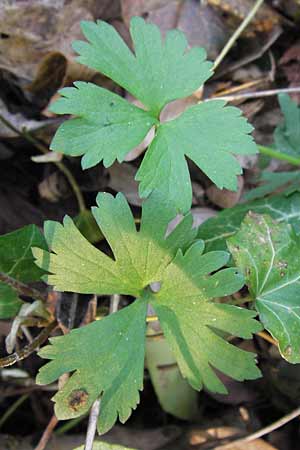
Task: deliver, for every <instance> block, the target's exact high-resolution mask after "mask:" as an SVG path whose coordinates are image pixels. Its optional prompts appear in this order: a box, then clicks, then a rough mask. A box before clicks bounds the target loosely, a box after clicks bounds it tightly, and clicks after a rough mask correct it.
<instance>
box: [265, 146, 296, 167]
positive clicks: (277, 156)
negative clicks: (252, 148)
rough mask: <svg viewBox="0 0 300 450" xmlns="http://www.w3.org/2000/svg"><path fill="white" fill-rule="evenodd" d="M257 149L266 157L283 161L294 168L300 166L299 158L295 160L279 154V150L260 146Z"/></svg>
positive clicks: (284, 154)
mask: <svg viewBox="0 0 300 450" xmlns="http://www.w3.org/2000/svg"><path fill="white" fill-rule="evenodd" d="M257 147H258V150H259V152H260V153H262V154H264V155H267V156H270V157H271V158H275V159H280V160H281V161H286V162H288V163H290V164H292V165H293V166H297V167H299V166H300V159H298V158H294V157H293V156H290V155H288V154H286V153H281V152H278V151H277V150H274V149H273V148H270V147H265V146H264V145H258V146H257Z"/></svg>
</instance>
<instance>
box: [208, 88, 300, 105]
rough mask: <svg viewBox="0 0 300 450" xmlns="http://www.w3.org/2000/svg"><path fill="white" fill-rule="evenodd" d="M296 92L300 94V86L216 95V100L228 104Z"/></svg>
mask: <svg viewBox="0 0 300 450" xmlns="http://www.w3.org/2000/svg"><path fill="white" fill-rule="evenodd" d="M294 92H300V86H297V87H290V88H283V89H269V90H266V91H257V92H244V93H242V94H236V95H224V96H220V97H219V96H218V95H215V96H214V99H218V100H226V101H227V102H233V101H235V100H242V99H247V98H260V97H270V96H272V95H277V94H284V93H286V94H289V93H294ZM210 100H211V99H210V98H208V99H206V100H205V101H206V102H208V101H210Z"/></svg>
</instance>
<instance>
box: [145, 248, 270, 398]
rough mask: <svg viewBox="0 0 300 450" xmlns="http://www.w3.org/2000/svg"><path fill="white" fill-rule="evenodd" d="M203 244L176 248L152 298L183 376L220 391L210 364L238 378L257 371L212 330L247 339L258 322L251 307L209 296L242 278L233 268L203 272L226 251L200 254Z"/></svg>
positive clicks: (250, 358) (248, 357)
mask: <svg viewBox="0 0 300 450" xmlns="http://www.w3.org/2000/svg"><path fill="white" fill-rule="evenodd" d="M203 249H204V245H203V242H201V241H199V242H196V243H195V244H194V245H193V246H192V247H190V248H189V250H188V251H187V252H186V253H185V254H184V255H183V254H182V253H181V251H180V250H179V252H178V253H177V255H176V258H175V259H174V261H173V262H172V263H171V264H170V265H169V266H168V267H167V268H166V271H165V273H164V276H163V282H162V287H161V290H160V291H159V292H158V293H157V294H155V295H153V300H152V301H151V302H152V304H153V307H154V309H155V311H156V313H157V315H158V318H159V320H160V323H161V327H162V329H163V331H164V334H165V336H166V338H167V340H168V342H169V344H170V346H171V349H172V351H173V353H174V354H175V356H176V359H177V362H178V364H179V367H180V370H181V373H182V375H183V376H184V377H186V378H187V379H188V381H189V383H190V384H191V385H192V386H193V388H194V389H198V390H200V389H201V388H202V387H203V386H205V387H206V388H207V389H209V390H210V391H212V392H219V393H223V394H225V393H227V390H226V388H225V386H224V385H223V383H222V382H221V380H220V379H219V378H218V376H217V375H216V373H215V371H214V370H213V368H215V369H218V370H220V371H221V372H223V373H225V374H227V375H229V376H230V377H232V378H234V379H236V380H239V381H242V380H245V379H248V380H249V379H250V380H251V379H254V378H257V377H259V376H260V371H259V369H258V368H257V367H256V365H255V355H254V354H253V353H251V352H245V351H244V350H241V349H239V348H237V347H235V346H234V345H232V344H230V343H229V342H227V341H226V340H225V339H223V338H222V337H221V336H219V334H218V333H217V332H216V330H218V331H223V332H225V333H228V334H230V335H231V334H232V335H234V336H239V337H243V338H245V339H249V338H251V337H252V333H255V332H257V331H259V330H260V329H261V326H260V324H259V323H258V322H256V321H255V320H254V319H253V317H254V316H255V315H256V313H255V312H253V311H248V310H246V309H242V308H238V307H236V306H232V305H229V304H220V303H213V302H212V301H211V300H213V299H214V298H216V297H220V296H225V295H230V294H232V293H233V292H236V291H237V290H239V289H240V288H241V287H242V286H243V284H244V281H243V277H242V276H241V274H240V273H239V272H238V271H237V270H236V269H235V268H233V269H224V270H221V271H219V272H217V273H216V274H214V275H211V276H208V275H209V274H210V273H211V272H214V271H217V270H218V269H220V268H221V267H223V266H224V264H226V262H227V261H228V258H229V255H228V253H226V252H211V253H206V254H204V255H203V254H202V253H203Z"/></svg>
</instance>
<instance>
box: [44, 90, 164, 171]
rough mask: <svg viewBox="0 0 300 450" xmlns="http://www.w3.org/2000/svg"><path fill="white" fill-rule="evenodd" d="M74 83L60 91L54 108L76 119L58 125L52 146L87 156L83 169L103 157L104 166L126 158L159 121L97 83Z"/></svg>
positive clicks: (73, 154) (68, 152)
mask: <svg viewBox="0 0 300 450" xmlns="http://www.w3.org/2000/svg"><path fill="white" fill-rule="evenodd" d="M74 85H75V87H73V88H65V89H62V90H61V91H60V94H61V95H62V98H60V99H59V100H58V101H57V102H56V103H55V104H54V105H53V106H52V107H51V110H52V111H53V112H56V113H57V114H73V115H75V116H77V118H76V119H71V120H68V121H66V122H64V123H63V124H62V125H61V126H60V127H59V129H58V131H57V133H56V134H55V137H54V139H53V141H52V143H51V148H52V149H53V150H56V149H60V151H61V152H62V153H65V154H67V155H71V156H80V155H84V156H83V158H82V167H83V169H87V168H89V167H92V166H95V165H96V164H97V163H99V162H100V161H102V160H103V164H104V166H105V167H109V166H111V165H112V164H113V163H114V161H115V160H116V159H117V160H118V161H123V159H124V156H125V155H126V154H127V153H128V152H129V151H130V150H131V149H132V148H133V147H135V146H137V145H138V144H139V143H140V142H141V141H142V140H143V139H144V137H145V136H146V134H147V132H148V131H149V130H150V128H151V127H152V126H153V125H155V124H156V123H158V122H157V120H156V119H155V118H154V117H152V116H151V115H150V114H148V113H147V112H145V111H143V110H142V109H140V108H137V107H136V106H134V105H132V104H130V103H129V102H127V101H126V100H124V99H123V98H122V97H120V96H119V95H116V94H113V93H112V92H110V91H107V90H106V89H103V88H101V87H99V86H96V85H95V84H92V83H85V82H82V81H78V82H76V83H74Z"/></svg>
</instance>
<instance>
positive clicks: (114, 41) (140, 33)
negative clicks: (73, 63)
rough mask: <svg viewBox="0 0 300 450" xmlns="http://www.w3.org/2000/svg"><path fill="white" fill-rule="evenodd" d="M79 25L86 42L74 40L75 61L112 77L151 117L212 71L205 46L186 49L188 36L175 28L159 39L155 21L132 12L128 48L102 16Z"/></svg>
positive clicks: (192, 89) (184, 95) (197, 86)
mask: <svg viewBox="0 0 300 450" xmlns="http://www.w3.org/2000/svg"><path fill="white" fill-rule="evenodd" d="M81 29H82V32H83V34H84V36H85V37H86V39H87V40H88V41H89V42H82V41H78V42H74V44H73V48H74V50H75V51H76V52H77V53H79V55H80V56H79V57H78V58H77V59H78V61H79V62H81V63H82V64H84V65H86V66H88V67H91V68H92V69H96V70H98V71H99V72H102V73H103V74H104V75H106V76H107V77H109V78H111V79H112V80H114V81H115V82H116V83H118V84H119V85H120V86H122V87H123V88H125V89H126V90H127V91H128V92H130V93H131V94H132V95H133V96H134V97H136V98H138V99H139V100H140V101H141V102H142V103H143V104H144V105H145V107H146V108H147V109H149V111H150V113H151V114H152V115H154V116H156V117H158V115H159V113H160V111H161V109H162V108H163V107H164V106H165V105H166V104H167V103H169V102H171V101H172V100H176V99H178V98H183V97H187V96H188V95H190V94H192V93H193V92H194V91H195V90H196V89H198V88H199V86H201V85H202V84H203V83H204V82H205V81H206V80H207V79H208V78H209V77H210V76H211V74H212V72H211V68H212V63H210V62H208V61H206V60H205V59H206V52H205V50H204V49H202V48H197V47H194V48H192V49H191V50H187V48H188V42H187V40H186V37H185V35H184V34H183V33H182V32H181V31H179V30H171V31H169V32H167V33H166V38H165V41H164V43H163V42H162V38H161V34H160V31H159V28H158V27H157V26H156V25H153V24H146V23H145V21H144V20H143V19H142V18H140V17H133V18H132V19H131V22H130V34H131V37H132V41H133V46H134V52H135V53H134V54H133V53H132V52H131V50H129V48H128V47H127V45H126V44H125V42H124V41H123V39H122V38H121V36H120V35H119V34H118V33H117V31H116V30H115V28H114V27H112V26H111V25H109V24H107V23H105V22H102V21H98V22H97V23H96V24H95V23H93V22H83V23H82V26H81Z"/></svg>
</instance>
